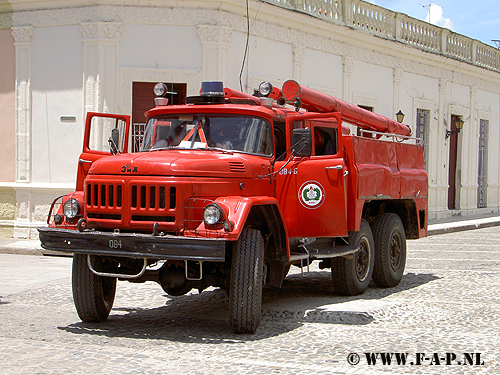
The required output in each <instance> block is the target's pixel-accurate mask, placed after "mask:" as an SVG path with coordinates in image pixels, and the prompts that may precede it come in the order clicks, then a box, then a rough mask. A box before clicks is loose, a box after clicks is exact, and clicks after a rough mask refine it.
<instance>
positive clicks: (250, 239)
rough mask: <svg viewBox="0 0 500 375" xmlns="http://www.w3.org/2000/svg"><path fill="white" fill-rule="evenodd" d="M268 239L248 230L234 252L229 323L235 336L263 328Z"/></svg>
mask: <svg viewBox="0 0 500 375" xmlns="http://www.w3.org/2000/svg"><path fill="white" fill-rule="evenodd" d="M263 269H264V239H263V238H262V234H261V233H260V231H259V230H257V229H252V228H245V229H243V231H242V232H241V234H240V238H239V239H238V241H237V242H236V244H235V246H234V248H233V254H232V261H231V280H230V285H229V321H230V323H231V326H232V328H233V331H234V332H235V333H254V332H255V331H256V330H257V327H258V326H259V324H260V315H261V307H262V286H263V285H262V284H263V277H264V276H263V272H264V271H263Z"/></svg>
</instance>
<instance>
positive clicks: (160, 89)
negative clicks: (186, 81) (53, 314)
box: [153, 82, 167, 96]
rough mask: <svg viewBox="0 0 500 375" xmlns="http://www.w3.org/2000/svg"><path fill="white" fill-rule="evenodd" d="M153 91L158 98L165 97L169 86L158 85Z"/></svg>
mask: <svg viewBox="0 0 500 375" xmlns="http://www.w3.org/2000/svg"><path fill="white" fill-rule="evenodd" d="M153 90H154V92H155V95H156V96H163V95H165V94H166V92H167V85H165V84H164V83H161V82H160V83H157V84H156V85H155V88H154V89H153Z"/></svg>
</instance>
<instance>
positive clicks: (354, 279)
mask: <svg viewBox="0 0 500 375" xmlns="http://www.w3.org/2000/svg"><path fill="white" fill-rule="evenodd" d="M349 245H351V246H359V247H360V249H359V251H358V252H356V253H355V254H354V256H353V257H352V258H351V259H348V258H343V257H339V258H333V259H332V282H333V287H334V288H335V291H336V292H337V293H339V294H341V295H344V296H356V295H358V294H362V293H363V292H364V291H365V290H366V289H368V286H369V285H370V280H371V278H372V273H373V265H374V261H375V253H374V251H375V245H374V242H373V235H372V231H371V228H370V225H369V224H368V222H367V221H366V220H364V219H362V220H361V225H360V228H359V231H357V232H351V233H350V234H349Z"/></svg>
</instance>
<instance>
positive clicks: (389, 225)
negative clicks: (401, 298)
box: [373, 213, 406, 288]
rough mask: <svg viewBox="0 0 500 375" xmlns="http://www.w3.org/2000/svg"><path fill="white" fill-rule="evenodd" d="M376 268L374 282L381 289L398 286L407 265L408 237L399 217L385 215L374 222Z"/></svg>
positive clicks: (390, 214) (389, 214) (391, 214)
mask: <svg viewBox="0 0 500 375" xmlns="http://www.w3.org/2000/svg"><path fill="white" fill-rule="evenodd" d="M373 237H374V240H375V266H374V269H373V282H374V283H375V285H377V286H378V287H381V288H390V287H394V286H397V285H398V284H399V282H400V281H401V279H402V278H403V273H404V270H405V264H406V235H405V229H404V226H403V223H402V222H401V219H400V218H399V216H398V215H396V214H393V213H385V214H381V215H379V216H377V218H376V219H375V221H374V222H373Z"/></svg>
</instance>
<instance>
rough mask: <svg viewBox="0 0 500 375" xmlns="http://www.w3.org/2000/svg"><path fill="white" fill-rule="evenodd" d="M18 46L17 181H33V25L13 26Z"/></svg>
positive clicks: (16, 46)
mask: <svg viewBox="0 0 500 375" xmlns="http://www.w3.org/2000/svg"><path fill="white" fill-rule="evenodd" d="M12 35H13V36H14V46H15V48H16V142H17V145H16V146H17V147H16V153H17V155H16V159H17V168H16V181H17V182H28V183H29V182H30V181H31V173H30V172H31V87H30V81H31V36H32V35H33V27H32V26H23V27H13V28H12Z"/></svg>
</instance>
